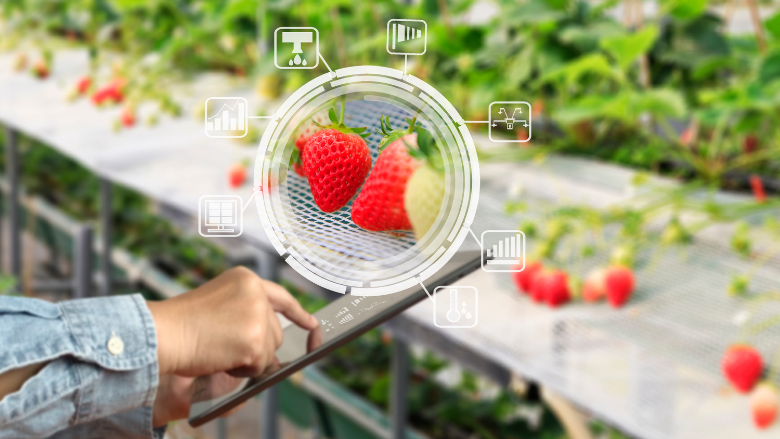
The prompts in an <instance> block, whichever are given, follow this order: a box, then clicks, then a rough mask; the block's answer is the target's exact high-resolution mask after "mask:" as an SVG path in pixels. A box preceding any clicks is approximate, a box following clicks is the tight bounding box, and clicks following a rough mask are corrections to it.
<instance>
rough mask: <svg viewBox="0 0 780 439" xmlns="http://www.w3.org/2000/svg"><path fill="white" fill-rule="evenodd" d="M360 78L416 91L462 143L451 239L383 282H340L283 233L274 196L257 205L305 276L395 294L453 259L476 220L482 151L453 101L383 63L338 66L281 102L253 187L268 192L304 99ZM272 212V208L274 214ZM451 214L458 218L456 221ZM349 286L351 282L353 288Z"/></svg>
mask: <svg viewBox="0 0 780 439" xmlns="http://www.w3.org/2000/svg"><path fill="white" fill-rule="evenodd" d="M356 82H359V83H361V84H366V83H367V84H382V86H384V87H386V86H387V85H388V84H390V85H394V86H396V87H401V88H404V89H405V90H408V91H410V92H411V94H413V95H414V96H415V97H416V98H419V99H421V100H422V101H424V102H425V103H427V104H428V106H429V107H430V108H431V109H433V110H434V111H435V112H436V114H437V116H438V117H439V118H440V119H441V120H443V121H444V124H445V125H446V129H447V132H448V133H449V134H451V135H452V137H453V138H454V139H455V141H456V143H457V145H456V147H457V149H458V152H459V154H460V157H461V158H462V159H463V160H462V162H463V163H464V167H466V168H467V169H465V171H466V172H465V173H464V181H463V187H462V188H461V189H462V190H463V197H462V198H463V199H462V200H461V202H460V203H461V205H460V206H459V208H458V209H451V212H450V213H449V215H450V217H449V219H448V220H447V222H452V226H451V227H449V228H448V229H447V230H443V231H442V232H440V233H439V235H438V236H444V235H446V239H444V240H443V241H444V242H443V243H442V245H441V247H440V248H439V249H438V251H436V252H435V253H434V254H433V255H431V256H428V258H427V259H426V262H425V263H423V264H420V265H419V266H417V267H414V268H413V269H411V270H409V271H408V272H406V273H404V274H403V275H402V276H397V277H394V278H392V279H389V280H382V281H379V282H373V281H370V282H365V283H364V284H363V285H362V286H355V285H354V280H346V279H344V280H343V281H341V280H340V279H339V277H338V276H337V275H334V274H332V273H328V274H327V276H323V275H322V271H321V270H320V269H319V268H317V267H314V266H312V265H311V264H310V263H309V262H308V261H307V260H306V259H305V258H303V257H302V256H301V255H300V253H299V252H297V251H295V249H294V248H293V245H292V244H291V243H290V242H289V241H288V237H286V236H285V235H284V234H283V233H282V232H281V228H280V227H279V223H278V219H277V218H276V217H275V214H273V209H272V206H271V204H267V203H270V201H269V198H271V197H268V196H258V197H256V203H255V204H256V206H257V212H258V214H259V215H260V220H261V222H262V225H263V228H264V229H265V231H266V234H267V235H268V238H269V240H270V242H271V244H272V245H273V246H274V248H275V249H276V250H277V251H278V252H279V254H280V255H281V256H282V257H283V258H284V259H285V260H286V261H287V263H288V264H289V265H290V266H291V267H292V268H293V269H295V270H296V271H297V272H298V273H300V274H301V275H302V276H304V277H306V278H307V279H309V280H310V281H312V282H314V283H315V284H317V285H320V286H322V287H323V288H327V289H329V290H332V291H336V292H339V293H346V292H350V293H351V294H355V295H360V296H372V295H383V294H391V293H396V292H399V291H403V290H405V289H408V288H410V287H413V286H414V285H417V284H419V283H421V282H423V281H424V280H426V279H428V278H429V277H430V276H431V275H433V274H434V273H436V272H437V271H438V270H439V269H441V268H442V267H443V266H444V264H446V263H447V261H449V260H450V259H451V258H452V256H453V255H454V254H455V252H457V250H458V248H460V245H461V244H462V243H463V241H464V239H465V238H466V235H467V234H468V233H469V230H468V229H469V227H470V226H471V224H472V223H473V221H474V215H475V214H476V209H477V204H478V201H479V162H478V161H477V150H476V148H475V147H474V141H473V140H472V138H471V134H470V133H469V130H468V128H467V127H466V125H465V124H464V122H463V119H462V118H461V117H460V115H459V114H458V112H457V111H456V110H455V108H454V107H453V106H452V104H450V102H449V101H448V100H447V99H446V98H445V97H444V96H442V94H441V93H439V92H438V91H437V90H436V89H434V88H433V87H432V86H431V85H429V84H427V83H425V82H424V81H422V80H420V79H419V78H416V77H414V76H412V75H404V74H403V72H401V71H400V70H395V69H390V68H387V67H379V66H358V67H347V68H344V69H340V70H337V71H336V72H335V74H331V73H326V74H324V75H322V76H319V77H317V78H315V79H313V80H311V81H310V82H308V83H306V84H304V85H303V86H302V87H301V88H299V89H298V90H297V91H296V92H295V93H293V94H292V95H291V96H290V97H289V98H288V99H287V100H286V101H285V102H284V104H282V106H281V107H280V108H279V110H278V111H277V112H276V113H275V114H274V116H273V118H272V120H271V122H270V123H269V124H268V127H267V128H266V129H265V133H264V134H263V137H262V139H261V140H260V146H259V148H258V151H257V159H256V160H255V168H254V185H255V187H262V193H264V194H268V193H269V185H268V182H269V181H271V168H270V164H269V162H270V160H267V159H266V158H267V157H269V156H270V154H271V152H272V151H273V150H274V148H273V146H274V145H276V144H277V142H279V141H280V140H281V141H285V142H286V141H287V140H288V139H289V137H288V138H287V139H284V138H282V139H280V136H282V133H283V132H285V131H286V132H288V133H289V128H288V127H287V123H288V122H289V119H290V118H291V117H292V114H293V113H295V111H297V109H299V108H301V105H302V104H303V102H302V101H312V100H313V99H315V98H316V97H317V96H320V95H322V94H324V93H326V92H328V91H330V90H334V89H335V88H337V87H342V86H346V85H350V84H354V83H356ZM326 89H327V90H326ZM399 90H400V89H399ZM452 147H454V146H450V148H452ZM464 155H465V157H464ZM269 212H271V214H270V215H269ZM452 218H454V221H453V220H452ZM366 283H367V284H368V285H366ZM350 284H351V285H350ZM377 284H381V285H377ZM348 285H350V286H349V287H348Z"/></svg>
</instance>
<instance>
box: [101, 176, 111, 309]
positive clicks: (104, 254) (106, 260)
mask: <svg viewBox="0 0 780 439" xmlns="http://www.w3.org/2000/svg"><path fill="white" fill-rule="evenodd" d="M111 233H112V230H111V182H110V181H109V180H107V179H105V178H101V179H100V236H101V241H102V244H103V245H102V251H101V254H100V271H101V277H100V292H99V293H100V295H101V296H108V295H109V294H111Z"/></svg>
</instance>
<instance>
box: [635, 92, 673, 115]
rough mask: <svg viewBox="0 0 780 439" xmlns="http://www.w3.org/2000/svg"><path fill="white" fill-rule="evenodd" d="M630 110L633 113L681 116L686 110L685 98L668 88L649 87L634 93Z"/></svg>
mask: <svg viewBox="0 0 780 439" xmlns="http://www.w3.org/2000/svg"><path fill="white" fill-rule="evenodd" d="M631 111H632V112H633V113H634V114H635V115H637V116H638V115H640V114H642V113H650V114H652V115H654V116H668V117H683V116H685V114H686V112H687V105H686V104H685V98H683V96H682V94H680V93H679V92H678V91H676V90H672V89H669V88H659V89H651V90H647V91H642V92H639V93H637V94H636V95H634V96H633V97H632V99H631Z"/></svg>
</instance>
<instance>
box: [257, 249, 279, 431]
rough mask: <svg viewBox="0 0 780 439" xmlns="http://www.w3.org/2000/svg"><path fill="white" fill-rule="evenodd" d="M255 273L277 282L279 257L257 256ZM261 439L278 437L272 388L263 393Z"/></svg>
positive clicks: (276, 403)
mask: <svg viewBox="0 0 780 439" xmlns="http://www.w3.org/2000/svg"><path fill="white" fill-rule="evenodd" d="M257 265H258V267H257V271H258V273H259V274H260V276H261V277H262V278H263V279H267V280H270V281H274V282H276V281H278V280H279V256H278V255H277V254H276V253H272V252H267V251H264V252H262V253H260V254H259V255H258V258H257ZM262 420H263V427H262V429H263V433H262V435H261V436H260V437H262V438H263V439H276V438H277V437H279V389H278V388H277V387H276V386H273V387H271V388H269V389H268V390H266V391H265V392H263V413H262Z"/></svg>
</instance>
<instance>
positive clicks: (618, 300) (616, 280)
mask: <svg viewBox="0 0 780 439" xmlns="http://www.w3.org/2000/svg"><path fill="white" fill-rule="evenodd" d="M634 283H635V282H634V273H633V272H632V271H631V269H630V268H628V267H624V266H622V265H615V266H612V267H609V268H607V270H606V271H605V272H604V289H605V291H606V293H607V301H608V302H609V304H610V305H612V307H613V308H620V307H621V306H623V305H624V304H625V303H626V301H628V298H629V297H631V293H632V292H633V291H634Z"/></svg>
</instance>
